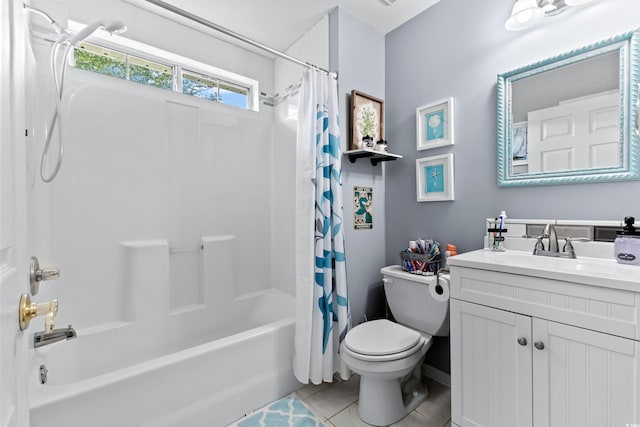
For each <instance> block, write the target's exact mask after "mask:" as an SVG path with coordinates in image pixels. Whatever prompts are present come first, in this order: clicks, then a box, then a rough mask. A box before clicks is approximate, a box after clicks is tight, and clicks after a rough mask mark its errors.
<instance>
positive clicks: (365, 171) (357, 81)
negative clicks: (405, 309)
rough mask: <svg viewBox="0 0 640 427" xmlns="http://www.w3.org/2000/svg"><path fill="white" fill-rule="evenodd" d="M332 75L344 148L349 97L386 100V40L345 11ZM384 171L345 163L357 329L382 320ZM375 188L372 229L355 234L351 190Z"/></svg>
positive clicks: (338, 18) (335, 14)
mask: <svg viewBox="0 0 640 427" xmlns="http://www.w3.org/2000/svg"><path fill="white" fill-rule="evenodd" d="M329 34H330V49H329V51H330V64H331V70H334V71H337V72H338V73H339V75H340V78H339V80H338V97H339V98H340V111H342V117H341V129H340V130H341V136H342V148H343V150H345V149H346V147H347V146H348V138H349V113H350V111H351V110H350V94H351V90H352V89H357V90H359V91H362V92H364V93H366V94H369V95H372V96H374V97H376V98H381V99H382V98H384V95H385V70H384V69H385V37H384V35H383V34H380V33H378V32H377V31H376V30H374V29H373V28H371V27H369V26H368V25H366V24H364V23H362V22H361V21H359V20H358V19H356V18H355V17H354V16H353V15H351V14H350V13H349V12H347V11H346V10H344V9H343V8H341V7H338V8H336V9H334V10H333V11H332V12H331V14H330V16H329ZM383 170H384V166H383V165H378V166H375V167H374V166H371V164H370V163H369V161H367V160H358V161H357V162H356V163H353V164H352V163H350V162H349V161H348V160H347V158H346V157H344V158H343V163H342V179H343V192H344V194H343V195H344V215H345V221H344V224H345V241H346V243H345V244H346V251H347V281H348V286H349V301H350V304H351V317H352V321H353V325H354V326H355V325H357V324H358V323H361V322H362V321H363V320H364V316H365V315H366V316H367V318H368V319H372V318H377V317H380V316H382V315H383V314H384V296H383V294H382V292H383V290H382V289H383V288H382V282H381V277H380V268H381V267H384V266H385V242H386V240H385V225H386V221H385V182H384V172H383ZM354 186H363V187H372V188H373V204H374V208H373V229H371V230H354V228H353V203H352V199H353V187H354Z"/></svg>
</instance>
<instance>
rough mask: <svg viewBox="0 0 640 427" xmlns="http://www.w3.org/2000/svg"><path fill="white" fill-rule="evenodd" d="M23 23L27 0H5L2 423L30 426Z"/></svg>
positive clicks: (0, 144)
mask: <svg viewBox="0 0 640 427" xmlns="http://www.w3.org/2000/svg"><path fill="white" fill-rule="evenodd" d="M23 25H24V17H23V14H22V1H15V0H10V1H3V2H0V44H1V45H2V46H1V47H2V50H1V52H2V53H1V55H2V62H1V63H0V427H25V426H28V425H29V401H28V375H29V374H28V371H29V360H28V359H29V357H30V351H31V350H29V344H28V333H27V332H21V331H20V330H19V326H18V303H19V300H20V295H21V294H23V293H28V292H29V271H28V262H29V257H28V256H27V248H26V245H27V232H26V179H25V177H26V172H25V170H26V160H25V137H24V134H25V133H24V132H25V131H24V129H25V113H24V111H25V110H24V105H23V99H24V96H23V95H24V33H23V31H22V30H23Z"/></svg>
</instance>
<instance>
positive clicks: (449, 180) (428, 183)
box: [416, 153, 454, 202]
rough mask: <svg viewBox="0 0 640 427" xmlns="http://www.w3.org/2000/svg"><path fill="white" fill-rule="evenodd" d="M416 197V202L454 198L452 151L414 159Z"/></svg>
mask: <svg viewBox="0 0 640 427" xmlns="http://www.w3.org/2000/svg"><path fill="white" fill-rule="evenodd" d="M416 197H417V200H418V202H437V201H442V200H454V193H453V154H452V153H449V154H443V155H441V156H433V157H423V158H421V159H417V160H416Z"/></svg>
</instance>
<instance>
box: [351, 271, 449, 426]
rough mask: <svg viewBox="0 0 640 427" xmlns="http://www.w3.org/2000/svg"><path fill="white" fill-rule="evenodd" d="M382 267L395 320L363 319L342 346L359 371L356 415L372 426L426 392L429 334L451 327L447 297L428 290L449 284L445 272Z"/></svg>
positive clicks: (409, 407)
mask: <svg viewBox="0 0 640 427" xmlns="http://www.w3.org/2000/svg"><path fill="white" fill-rule="evenodd" d="M381 272H382V273H383V275H384V280H383V282H384V286H385V293H386V296H387V302H388V303H389V306H390V308H391V311H392V314H394V316H395V319H396V322H392V321H390V320H387V319H379V320H373V321H370V322H365V323H362V324H360V325H358V326H356V327H354V328H353V329H351V330H350V331H349V332H348V333H347V335H346V337H345V339H344V341H343V342H342V344H341V346H340V355H341V357H342V360H343V361H344V363H345V364H346V365H347V367H349V369H351V370H352V371H353V372H355V373H357V374H359V375H360V398H359V401H358V415H359V416H360V418H361V419H362V420H363V421H365V422H366V423H368V424H372V425H375V426H386V425H389V424H392V423H394V422H396V421H398V420H399V419H401V418H403V417H404V416H405V415H407V414H408V413H410V412H411V411H413V410H414V409H415V408H416V407H418V406H419V405H420V404H421V403H422V402H423V401H424V400H425V399H426V398H427V395H428V390H427V387H426V385H425V384H423V383H422V382H421V365H422V361H423V359H424V357H425V355H426V353H427V350H428V349H429V347H431V344H432V342H433V338H432V336H433V335H448V333H449V301H448V298H447V299H444V298H438V300H436V299H434V298H433V296H432V294H431V292H433V287H434V286H440V287H443V286H444V287H446V288H447V290H448V278H446V277H440V283H436V278H435V277H434V276H431V277H425V276H414V275H411V274H410V273H407V272H404V271H402V270H401V268H400V267H399V266H392V267H385V268H383V269H382V270H381ZM430 288H431V289H430ZM394 306H395V309H394ZM400 307H403V308H402V309H401V308H400ZM396 312H397V313H398V314H397V315H396ZM403 321H404V324H401V323H403Z"/></svg>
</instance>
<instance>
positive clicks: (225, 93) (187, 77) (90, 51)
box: [69, 21, 260, 111]
mask: <svg viewBox="0 0 640 427" xmlns="http://www.w3.org/2000/svg"><path fill="white" fill-rule="evenodd" d="M69 24H70V27H71V28H72V29H76V30H78V29H82V28H83V25H82V24H77V23H73V22H71V21H70V23H69ZM74 27H75V28H74ZM71 65H72V66H74V67H75V68H78V69H82V70H87V71H92V72H96V73H100V74H104V75H108V76H111V77H116V78H120V79H123V80H129V81H133V82H136V83H141V84H144V85H147V86H153V87H156V88H160V89H165V90H171V91H174V92H181V93H183V94H185V95H190V96H195V97H197V98H201V99H206V100H209V101H214V102H219V103H222V104H227V105H232V106H234V107H239V108H243V109H247V110H254V111H258V105H259V94H260V91H259V85H258V81H257V80H254V79H250V78H248V77H246V76H242V75H240V74H237V73H233V72H230V71H227V70H223V69H220V68H217V67H214V66H212V65H209V64H205V63H202V62H199V61H195V60H193V59H190V58H186V57H183V56H180V55H176V54H174V53H171V52H167V51H164V50H162V49H158V48H155V47H153V46H150V45H146V44H144V43H140V42H136V41H133V40H130V39H126V38H124V37H121V36H116V35H114V36H100V35H97V36H96V37H92V39H91V42H83V43H81V44H79V45H78V46H77V47H76V48H75V49H74V52H73V58H72V60H71Z"/></svg>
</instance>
